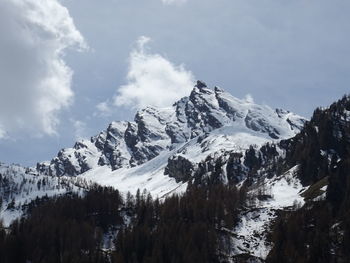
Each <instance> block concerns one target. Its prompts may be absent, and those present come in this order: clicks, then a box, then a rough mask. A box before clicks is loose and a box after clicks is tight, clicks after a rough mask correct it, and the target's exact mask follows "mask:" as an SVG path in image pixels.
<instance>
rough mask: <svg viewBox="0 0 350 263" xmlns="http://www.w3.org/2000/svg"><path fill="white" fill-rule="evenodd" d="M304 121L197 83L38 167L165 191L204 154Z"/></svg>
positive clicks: (277, 134) (268, 137)
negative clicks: (177, 96)
mask: <svg viewBox="0 0 350 263" xmlns="http://www.w3.org/2000/svg"><path fill="white" fill-rule="evenodd" d="M304 123H305V119H304V118H302V117H299V116H297V115H295V114H293V113H290V112H287V111H284V110H273V109H271V108H270V107H268V106H262V105H257V104H255V103H254V102H253V101H251V100H239V99H237V98H235V97H233V96H231V95H230V94H229V93H227V92H225V91H223V90H222V89H220V88H218V87H215V89H214V90H212V89H210V88H208V87H207V86H206V85H205V83H203V82H201V81H198V82H197V85H196V86H195V87H194V89H193V90H192V92H191V94H190V96H189V97H184V98H182V99H181V100H179V101H177V102H175V103H174V105H173V106H172V107H169V108H155V107H146V108H145V109H142V110H140V111H138V112H137V113H136V115H135V120H134V121H133V122H113V123H111V124H110V125H109V126H108V128H107V130H105V131H103V132H101V133H100V134H98V135H97V136H94V137H92V138H91V139H90V140H82V141H80V142H77V143H76V144H75V145H74V147H73V148H67V149H63V150H61V151H60V152H59V153H58V155H57V157H55V158H54V159H53V160H51V161H50V162H44V163H39V164H38V165H37V170H38V171H39V172H40V173H42V174H46V175H51V176H78V175H79V176H82V177H85V178H88V179H91V180H93V181H96V182H98V183H101V184H108V185H113V186H115V187H117V188H119V189H121V190H133V191H135V189H137V188H143V187H144V188H146V189H148V190H150V191H151V192H153V191H154V192H155V193H156V194H160V193H161V194H165V193H167V192H170V191H172V190H175V189H176V188H178V187H180V186H181V185H182V184H183V183H184V182H186V181H187V180H188V178H189V177H190V176H191V175H193V173H194V171H195V170H196V169H197V168H198V164H199V163H200V162H201V161H203V160H205V159H206V158H207V157H208V156H210V155H213V154H216V153H218V154H221V153H222V152H224V151H227V150H234V151H236V152H242V153H243V152H244V151H245V150H246V149H248V148H249V146H250V145H252V144H253V145H256V147H258V146H261V145H263V144H265V143H266V142H270V141H278V140H281V139H286V138H289V137H292V136H294V135H295V134H296V133H298V132H299V131H300V129H301V127H302V126H303V124H304Z"/></svg>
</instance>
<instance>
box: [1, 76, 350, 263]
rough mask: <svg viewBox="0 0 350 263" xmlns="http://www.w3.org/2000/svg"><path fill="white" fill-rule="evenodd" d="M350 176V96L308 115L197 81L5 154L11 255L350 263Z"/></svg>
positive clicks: (7, 254)
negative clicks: (46, 157)
mask: <svg viewBox="0 0 350 263" xmlns="http://www.w3.org/2000/svg"><path fill="white" fill-rule="evenodd" d="M349 173H350V97H349V96H344V97H343V98H341V99H340V100H339V101H337V102H334V103H333V104H332V105H330V106H329V107H327V108H317V109H316V110H315V111H314V114H313V116H312V118H311V119H310V120H306V119H305V118H303V117H300V116H298V115H296V114H294V113H291V112H289V111H286V110H283V109H272V108H270V107H269V106H266V105H258V104H256V103H254V101H253V100H252V99H251V98H249V97H248V98H246V99H238V98H235V97H233V96H232V95H231V94H229V93H227V92H225V91H224V90H222V89H221V88H218V87H214V88H213V89H212V88H209V87H207V85H206V84H205V83H204V82H202V81H197V84H196V85H195V87H194V88H193V90H192V92H191V93H190V94H189V96H188V97H184V98H182V99H180V100H179V101H176V102H175V103H174V104H173V105H172V106H171V107H169V108H156V107H151V106H149V107H146V108H144V109H141V110H139V111H138V112H137V113H136V115H135V118H134V121H116V122H112V123H110V124H109V125H108V127H107V129H106V130H104V131H101V132H100V133H99V134H97V135H96V136H93V137H91V138H90V139H83V140H80V141H78V142H76V143H75V144H74V146H73V147H72V148H66V149H62V150H60V151H59V152H58V154H57V156H56V157H55V158H53V159H52V160H50V161H46V162H39V163H38V164H37V166H36V167H28V168H26V167H22V166H20V165H6V164H2V163H1V164H0V218H1V220H2V221H0V262H33V263H34V262H130V263H134V262H140V263H141V262H171V263H172V262H174V263H175V262H250V263H261V262H271V263H272V262H293V263H294V262H331V263H333V262H334V263H338V262H339V263H342V262H344V263H345V262H350V174H349Z"/></svg>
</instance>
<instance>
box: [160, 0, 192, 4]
mask: <svg viewBox="0 0 350 263" xmlns="http://www.w3.org/2000/svg"><path fill="white" fill-rule="evenodd" d="M162 2H163V4H166V5H172V4H184V3H186V2H187V0H162Z"/></svg>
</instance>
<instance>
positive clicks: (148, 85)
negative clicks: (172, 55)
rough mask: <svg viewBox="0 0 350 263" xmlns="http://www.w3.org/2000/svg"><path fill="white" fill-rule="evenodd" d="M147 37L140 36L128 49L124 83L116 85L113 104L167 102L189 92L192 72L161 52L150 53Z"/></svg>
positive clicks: (137, 104)
mask: <svg viewBox="0 0 350 263" xmlns="http://www.w3.org/2000/svg"><path fill="white" fill-rule="evenodd" d="M150 40H151V39H150V38H149V37H145V36H141V37H140V38H139V39H138V40H137V46H136V47H135V49H134V50H133V51H132V52H131V53H130V57H129V71H128V74H127V82H128V83H127V84H126V85H123V86H121V87H120V88H119V89H118V92H117V95H116V96H115V99H114V104H115V105H116V106H132V107H134V108H140V107H144V106H147V105H152V106H160V107H162V106H170V105H171V104H172V103H173V102H175V101H176V100H177V99H180V98H181V97H183V96H186V95H189V92H190V91H191V89H192V87H193V83H194V77H193V74H192V73H191V72H190V71H188V70H186V69H185V67H184V66H183V65H179V66H177V65H174V64H173V63H171V62H170V61H169V60H167V59H166V58H164V57H163V56H162V55H159V54H155V53H151V52H150V51H149V50H148V49H147V44H148V43H149V42H150Z"/></svg>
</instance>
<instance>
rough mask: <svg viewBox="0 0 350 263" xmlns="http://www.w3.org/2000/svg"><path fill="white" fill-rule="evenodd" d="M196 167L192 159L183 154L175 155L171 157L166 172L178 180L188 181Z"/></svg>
mask: <svg viewBox="0 0 350 263" xmlns="http://www.w3.org/2000/svg"><path fill="white" fill-rule="evenodd" d="M194 169H195V167H194V164H193V163H192V162H191V161H189V160H187V159H186V158H184V157H182V156H174V157H171V158H169V160H168V165H167V167H166V168H165V171H164V174H166V175H169V176H170V177H173V178H175V180H176V182H181V181H182V182H186V181H188V180H189V179H190V178H191V176H192V174H193V172H194Z"/></svg>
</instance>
